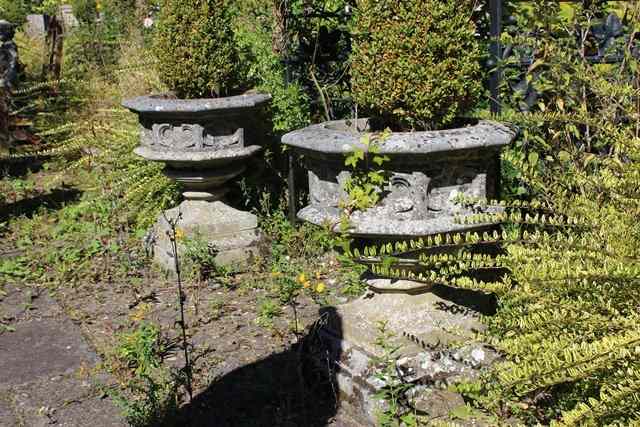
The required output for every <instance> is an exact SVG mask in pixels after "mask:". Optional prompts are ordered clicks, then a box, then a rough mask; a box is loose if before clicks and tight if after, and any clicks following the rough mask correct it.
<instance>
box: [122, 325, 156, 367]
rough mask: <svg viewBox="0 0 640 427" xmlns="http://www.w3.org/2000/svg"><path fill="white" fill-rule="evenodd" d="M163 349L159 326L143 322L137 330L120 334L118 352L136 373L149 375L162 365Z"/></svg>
mask: <svg viewBox="0 0 640 427" xmlns="http://www.w3.org/2000/svg"><path fill="white" fill-rule="evenodd" d="M162 351H163V350H162V342H161V340H160V330H159V329H158V327H157V326H155V325H153V324H150V323H143V324H141V325H140V326H139V327H138V329H136V330H135V331H133V332H129V333H124V334H122V335H120V343H119V344H118V347H117V349H116V354H117V356H118V357H119V358H121V359H122V360H123V361H124V362H125V363H126V364H127V365H128V366H129V367H130V368H133V369H135V373H136V375H139V376H149V375H150V374H151V372H152V371H153V370H154V369H156V368H158V367H159V366H160V362H161V361H162V359H161V352H162Z"/></svg>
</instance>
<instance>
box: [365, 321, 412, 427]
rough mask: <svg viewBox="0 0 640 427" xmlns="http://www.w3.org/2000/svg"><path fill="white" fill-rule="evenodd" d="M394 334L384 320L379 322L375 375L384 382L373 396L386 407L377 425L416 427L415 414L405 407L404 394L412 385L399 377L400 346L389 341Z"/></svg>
mask: <svg viewBox="0 0 640 427" xmlns="http://www.w3.org/2000/svg"><path fill="white" fill-rule="evenodd" d="M394 338H395V336H394V335H393V333H391V332H389V330H388V328H387V323H386V322H383V321H381V322H378V336H377V337H376V342H375V345H376V346H377V347H378V348H379V349H380V351H381V353H382V355H381V356H378V357H376V358H374V360H373V362H374V363H375V365H376V370H375V377H376V378H377V379H378V380H380V381H382V382H383V383H384V384H385V385H384V387H382V388H381V389H380V391H378V392H377V393H376V395H375V397H376V398H377V399H380V400H382V401H384V402H385V404H386V408H385V409H384V410H383V411H381V412H380V413H379V414H378V425H380V427H400V426H406V427H414V426H415V427H417V426H418V420H417V418H416V415H415V414H414V413H412V412H411V411H410V410H408V405H407V397H406V393H407V391H409V390H410V389H411V388H412V387H413V384H411V383H408V382H406V381H404V380H403V379H402V375H401V374H400V372H399V371H398V351H399V350H400V347H398V346H397V345H394V344H393V343H392V341H393V340H394Z"/></svg>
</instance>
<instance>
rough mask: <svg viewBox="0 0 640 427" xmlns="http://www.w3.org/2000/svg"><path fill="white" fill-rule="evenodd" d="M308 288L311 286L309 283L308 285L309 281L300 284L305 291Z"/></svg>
mask: <svg viewBox="0 0 640 427" xmlns="http://www.w3.org/2000/svg"><path fill="white" fill-rule="evenodd" d="M310 286H311V283H309V281H306V282H304V283H302V287H303V288H305V289H307V288H309V287H310Z"/></svg>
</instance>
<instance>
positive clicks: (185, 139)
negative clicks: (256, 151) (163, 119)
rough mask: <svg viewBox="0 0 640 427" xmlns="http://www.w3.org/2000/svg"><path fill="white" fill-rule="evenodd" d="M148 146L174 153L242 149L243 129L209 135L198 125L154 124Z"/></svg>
mask: <svg viewBox="0 0 640 427" xmlns="http://www.w3.org/2000/svg"><path fill="white" fill-rule="evenodd" d="M151 134H152V135H151V140H150V141H149V142H150V145H152V146H153V145H155V146H158V147H161V148H163V149H166V150H172V151H173V150H175V151H211V150H220V149H227V148H243V147H244V129H243V128H239V129H238V130H236V132H234V133H233V134H231V135H220V136H216V135H209V134H207V132H206V129H205V128H204V127H203V126H202V125H199V124H182V125H173V124H169V123H154V124H153V126H152V130H151Z"/></svg>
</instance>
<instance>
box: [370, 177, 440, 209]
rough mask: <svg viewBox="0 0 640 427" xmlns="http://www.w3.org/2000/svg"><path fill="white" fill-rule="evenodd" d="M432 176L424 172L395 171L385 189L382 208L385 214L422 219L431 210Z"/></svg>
mask: <svg viewBox="0 0 640 427" xmlns="http://www.w3.org/2000/svg"><path fill="white" fill-rule="evenodd" d="M430 184H431V178H429V177H428V176H427V175H425V174H424V173H422V172H413V173H398V172H395V173H393V175H392V176H391V179H390V180H389V185H388V187H387V188H386V189H385V190H386V193H387V195H386V197H384V199H383V200H382V202H381V206H380V209H381V210H383V211H384V213H385V214H387V215H390V216H392V217H398V218H402V219H422V218H424V217H426V215H427V213H428V210H429V191H430Z"/></svg>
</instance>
